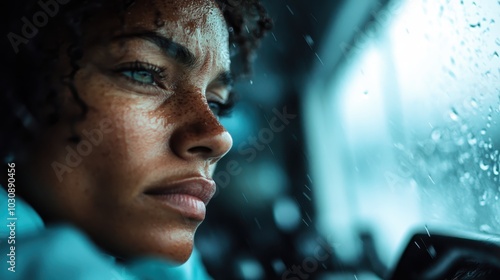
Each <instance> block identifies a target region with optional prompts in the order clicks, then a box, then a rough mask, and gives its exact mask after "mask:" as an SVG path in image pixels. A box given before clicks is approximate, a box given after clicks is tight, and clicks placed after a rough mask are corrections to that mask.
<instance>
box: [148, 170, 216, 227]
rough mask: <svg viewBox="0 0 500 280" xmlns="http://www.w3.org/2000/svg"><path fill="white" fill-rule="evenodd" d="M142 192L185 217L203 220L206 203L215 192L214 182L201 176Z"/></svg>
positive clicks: (157, 186)
mask: <svg viewBox="0 0 500 280" xmlns="http://www.w3.org/2000/svg"><path fill="white" fill-rule="evenodd" d="M144 194H146V195H147V196H149V197H151V198H153V199H154V200H155V201H156V202H158V203H160V204H161V205H162V206H165V207H168V208H170V209H171V210H174V211H177V212H179V213H180V214H181V215H182V216H184V217H186V218H191V219H195V220H200V221H202V220H204V219H205V214H206V205H207V204H208V202H209V201H210V199H211V198H212V197H213V196H214V194H215V182H214V181H213V180H209V179H206V178H202V177H193V178H188V179H183V180H178V181H175V182H171V183H166V184H165V185H155V186H153V187H150V188H148V189H147V190H146V191H145V192H144Z"/></svg>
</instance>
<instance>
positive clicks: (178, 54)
mask: <svg viewBox="0 0 500 280" xmlns="http://www.w3.org/2000/svg"><path fill="white" fill-rule="evenodd" d="M133 38H139V39H143V40H146V41H149V42H151V43H153V44H155V45H156V46H158V47H159V48H160V49H161V50H163V52H164V53H165V54H166V55H167V56H169V57H171V58H173V59H174V60H175V61H177V62H178V63H180V64H182V65H184V66H185V67H186V68H193V67H194V66H195V65H196V64H198V63H199V59H198V58H197V57H196V56H195V55H194V54H193V53H192V52H191V51H190V50H189V49H188V48H187V47H185V46H183V45H181V44H179V43H177V42H174V41H173V40H171V39H169V38H167V37H165V36H163V35H161V34H159V33H157V32H155V31H142V32H136V33H128V34H123V35H118V36H116V37H114V39H117V40H120V39H133ZM214 82H215V83H219V84H220V85H222V86H225V87H233V84H234V79H233V75H232V74H231V72H230V71H223V72H220V73H219V75H217V78H216V79H215V80H214Z"/></svg>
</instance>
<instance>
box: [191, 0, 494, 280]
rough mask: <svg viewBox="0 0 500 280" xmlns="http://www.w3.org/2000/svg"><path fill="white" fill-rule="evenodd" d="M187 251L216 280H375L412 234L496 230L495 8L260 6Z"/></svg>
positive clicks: (404, 0)
mask: <svg viewBox="0 0 500 280" xmlns="http://www.w3.org/2000/svg"><path fill="white" fill-rule="evenodd" d="M264 3H265V6H266V7H267V9H268V10H269V14H270V15H271V17H272V18H273V20H274V23H275V28H274V30H273V32H272V33H270V34H268V36H267V37H266V39H265V40H264V42H263V44H262V46H261V49H260V52H259V54H258V57H257V58H256V61H255V65H254V69H253V73H254V74H253V76H252V77H251V78H250V79H248V80H244V81H241V83H240V84H239V85H238V87H237V90H238V92H239V94H240V95H241V97H242V100H241V102H240V103H239V104H238V106H237V107H236V109H235V110H234V112H233V114H232V117H231V118H228V119H225V120H224V121H223V122H224V124H225V126H226V127H227V129H228V130H229V131H230V132H231V134H232V136H233V140H234V145H233V148H232V150H231V151H230V153H229V154H228V156H227V157H226V158H225V159H224V160H223V161H222V162H220V164H219V166H218V169H217V171H216V172H215V175H214V177H215V180H216V181H217V183H218V191H217V194H216V197H215V198H214V199H213V200H212V202H211V203H210V205H209V206H208V209H209V210H208V213H207V220H206V221H205V222H204V223H203V224H202V226H201V227H200V228H199V231H198V234H197V236H196V238H197V240H196V245H197V248H198V250H199V251H200V253H201V255H202V256H203V260H204V263H205V265H206V267H207V269H208V271H209V273H210V274H211V275H212V276H213V277H214V278H215V279H340V280H342V279H360V280H361V279H368V280H370V279H381V277H382V276H383V275H386V273H387V272H388V271H390V269H391V268H393V267H394V265H395V263H396V262H397V260H398V258H399V256H400V254H401V251H402V250H403V247H404V246H406V243H407V239H408V238H409V236H410V235H411V234H413V233H415V232H426V231H427V232H429V231H430V232H432V231H435V230H438V229H444V230H447V231H450V232H453V231H460V230H467V231H472V232H478V233H479V232H485V233H491V234H500V202H499V196H500V183H499V180H500V155H499V150H498V149H499V148H500V126H499V121H500V58H499V53H500V2H499V1H497V0H483V1H466V0H462V1H459V0H454V1H450V0H446V1H445V0H435V1H428V0H411V1H410V0H393V1H376V0H349V1H347V0H344V1H326V0H324V1H319V0H318V1H300V0H286V1H285V0H275V1H271V0H267V1H264Z"/></svg>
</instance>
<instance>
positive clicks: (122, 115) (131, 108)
mask: <svg viewBox="0 0 500 280" xmlns="http://www.w3.org/2000/svg"><path fill="white" fill-rule="evenodd" d="M93 84H97V86H90V87H81V89H82V90H81V91H82V99H84V101H85V102H86V103H87V104H88V105H89V108H91V109H90V110H89V113H88V116H87V120H86V121H85V123H84V124H82V127H81V128H80V129H79V130H78V132H79V133H80V134H82V133H81V132H83V131H84V129H87V131H89V129H94V130H93V131H94V133H95V134H102V138H103V140H102V145H99V146H98V147H97V148H98V150H99V152H98V153H96V155H95V156H97V158H95V160H97V161H103V163H104V162H108V163H109V162H110V161H112V164H113V165H114V166H117V165H122V166H126V167H127V166H128V167H129V168H130V169H134V168H137V167H138V166H140V165H143V164H144V163H145V162H148V161H151V160H152V159H153V158H157V157H158V155H160V154H162V153H163V154H164V153H165V149H166V148H167V144H166V141H167V139H168V136H169V134H171V131H170V130H171V129H170V127H169V124H168V123H167V118H166V117H165V116H159V115H158V114H155V108H156V107H157V106H158V105H157V104H156V103H158V101H156V100H153V98H151V97H149V96H140V95H133V94H130V93H127V92H122V91H120V90H119V89H117V88H116V87H113V86H111V85H109V84H106V83H104V82H101V83H95V82H94V83H93ZM99 84H100V85H99ZM83 134H85V133H83ZM82 136H83V137H85V135H82Z"/></svg>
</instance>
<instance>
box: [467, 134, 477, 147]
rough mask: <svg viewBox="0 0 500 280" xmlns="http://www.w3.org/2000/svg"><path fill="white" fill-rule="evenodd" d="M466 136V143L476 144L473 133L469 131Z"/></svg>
mask: <svg viewBox="0 0 500 280" xmlns="http://www.w3.org/2000/svg"><path fill="white" fill-rule="evenodd" d="M467 138H468V139H467V143H469V145H471V146H474V145H476V144H477V139H476V137H475V136H474V134H472V133H469V134H468V135H467Z"/></svg>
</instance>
